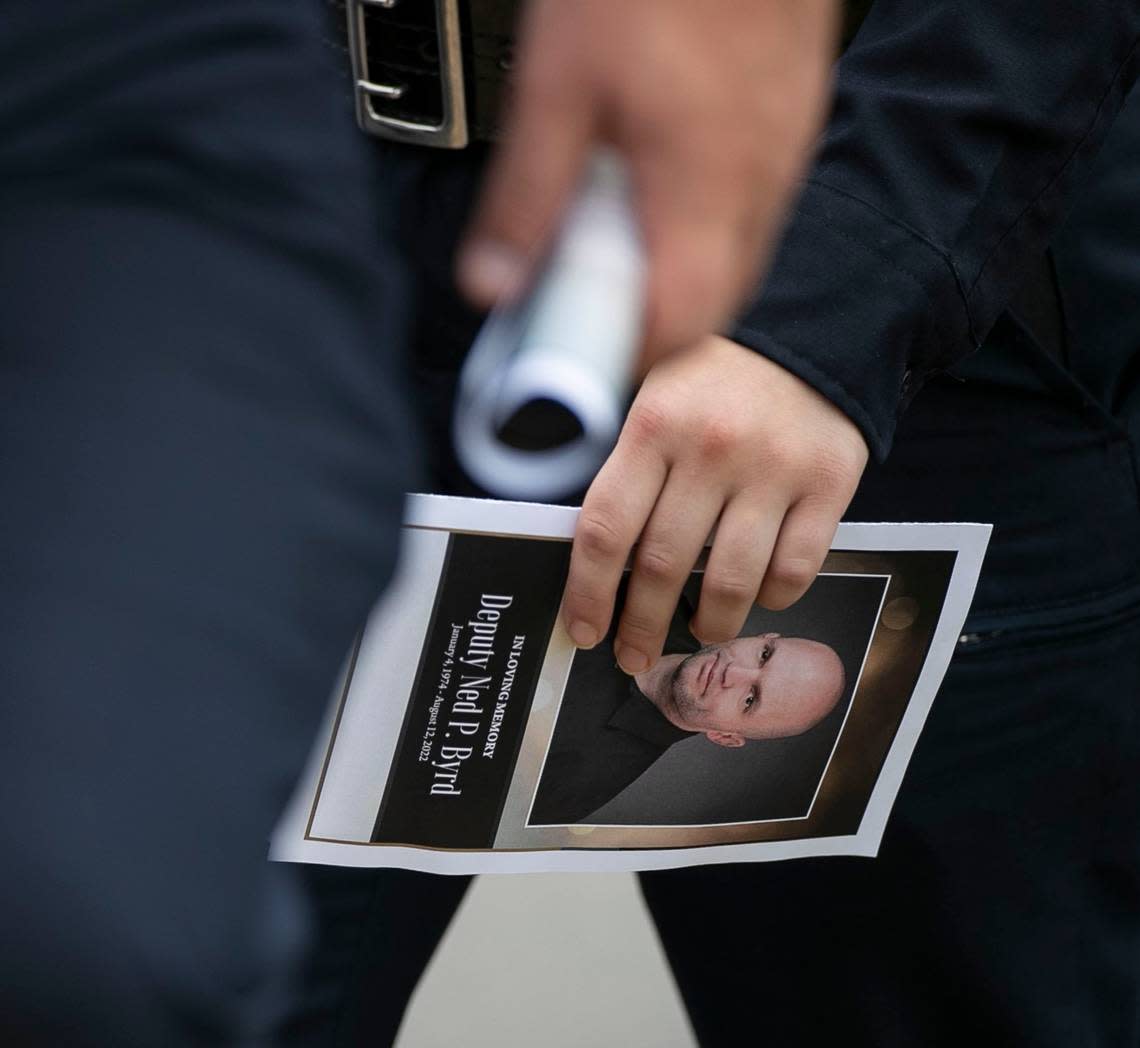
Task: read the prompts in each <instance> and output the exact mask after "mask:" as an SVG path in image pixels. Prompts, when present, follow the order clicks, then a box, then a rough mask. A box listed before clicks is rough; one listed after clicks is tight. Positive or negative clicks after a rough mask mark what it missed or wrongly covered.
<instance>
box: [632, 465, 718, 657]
mask: <svg viewBox="0 0 1140 1048" xmlns="http://www.w3.org/2000/svg"><path fill="white" fill-rule="evenodd" d="M722 505H723V495H722V492H721V490H720V488H719V485H710V484H702V483H701V482H700V479H699V478H696V477H694V476H692V475H691V474H688V473H679V472H677V471H674V472H673V473H671V474H670V475H669V477H668V479H667V480H666V482H665V489H664V490H663V491H662V492H661V497H660V498H659V499H658V500H657V505H656V506H655V507H654V508H653V513H652V514H651V516H650V518H649V522H648V523H647V524H646V526H645V530H644V532H643V533H642V536H641V540H640V541H639V542H638V546H637V551H636V553H635V554H634V563H633V573H632V575H631V576H630V580H629V589H628V592H627V594H626V600H625V607H624V608H623V609H622V614H621V622H620V624H619V625H618V630H617V637H616V639H615V641H614V654H615V655H616V656H617V660H618V663H619V665H620V666H621V667H622V669H624V670H625V671H626V672H627V673H640V672H642V671H643V670H646V669H648V668H649V667H650V666H651V665H652V664H653V663H654V662H656V661H657V659H658V658H659V657H660V655H661V650H662V648H663V647H664V644H665V636H666V634H667V633H668V632H669V624H670V622H671V621H672V618H673V613H674V612H675V611H676V608H677V601H678V600H679V598H680V596H681V589H682V587H683V586H684V585H685V582H686V580H687V579H688V577H689V573H690V572H691V571H692V570H693V565H694V564H695V563H696V561H697V558H698V557H699V556H700V554H701V550H702V549H703V548H704V545H705V542H706V541H707V539H708V536H709V532H710V531H711V530H712V527H713V525H714V524H715V523H716V519H717V516H718V514H719V513H720V510H721V506H722Z"/></svg>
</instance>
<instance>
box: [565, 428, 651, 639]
mask: <svg viewBox="0 0 1140 1048" xmlns="http://www.w3.org/2000/svg"><path fill="white" fill-rule="evenodd" d="M665 475H666V467H665V463H664V460H663V459H662V458H660V457H659V456H657V455H654V454H648V453H638V452H637V451H635V450H632V449H631V447H630V446H629V444H628V443H622V442H619V444H618V447H617V448H616V449H615V450H614V453H613V454H612V455H611V456H610V458H609V460H608V461H607V462H606V464H605V465H604V466H603V467H602V469H601V472H599V474H598V476H597V477H596V479H595V480H594V483H593V484H592V485H591V486H590V490H589V491H588V492H587V493H586V499H585V501H584V502H583V504H582V511H581V513H579V515H578V524H577V527H576V528H575V531H574V545H573V547H572V551H571V554H570V573H569V576H568V577H567V581H566V591H565V594H564V596H563V599H562V617H563V621H564V622H565V623H566V628H567V630H568V631H569V633H570V637H571V639H572V640H573V641H574V643H575V644H577V645H578V646H579V647H583V648H590V647H593V646H594V645H595V644H596V643H597V642H598V641H599V640H601V638H602V637H603V636H605V634H606V631H607V630H608V629H609V628H610V620H611V618H612V617H613V609H614V596H615V595H616V593H617V588H618V584H619V583H620V582H621V576H622V572H623V571H624V570H625V565H626V561H627V560H628V558H629V552H630V550H631V549H632V548H633V544H634V543H635V542H636V541H637V537H638V535H639V534H640V533H641V529H642V528H643V527H644V525H645V522H646V520H648V519H649V515H650V513H652V511H653V506H654V504H655V503H656V502H657V496H658V495H659V494H660V492H661V488H662V485H663V484H664V483H665Z"/></svg>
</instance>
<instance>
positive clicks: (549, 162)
mask: <svg viewBox="0 0 1140 1048" xmlns="http://www.w3.org/2000/svg"><path fill="white" fill-rule="evenodd" d="M521 74H522V75H521V77H520V80H519V82H518V84H517V86H516V89H515V93H514V96H513V99H512V102H511V105H510V109H509V113H508V116H507V120H506V125H505V138H504V140H503V141H502V143H501V144H500V146H499V147H498V150H497V152H496V155H495V157H494V158H493V160H492V162H491V165H490V169H489V172H488V174H487V177H486V181H485V182H484V184H483V189H482V192H481V195H480V198H479V201H478V203H477V204H476V206H475V214H474V219H473V221H472V223H471V226H470V228H469V229H468V231H467V235H466V237H465V238H464V242H463V244H462V246H461V248H460V251H459V256H458V260H457V266H456V280H457V282H458V284H459V287H460V290H461V291H462V292H463V293H464V295H466V296H467V298H468V299H469V300H470V301H471V302H472V304H474V305H475V306H478V307H480V308H482V309H489V308H490V307H491V306H493V305H494V304H495V303H496V302H498V301H500V300H503V299H507V300H509V299H511V298H514V297H516V296H517V295H518V294H519V293H520V292H521V291H522V289H523V288H524V287H525V286H526V283H527V280H528V279H529V277H530V275H531V270H532V268H533V267H534V265H535V264H536V263H537V262H538V261H539V260H541V258H542V256H543V254H544V253H545V249H546V247H547V244H548V242H549V240H550V237H551V236H552V235H553V234H554V232H555V231H556V229H557V227H558V222H559V218H560V217H561V215H562V211H563V209H564V207H565V206H566V203H567V201H568V198H569V197H570V194H571V193H572V192H573V191H574V189H575V188H576V186H577V184H578V179H579V177H580V176H581V173H582V169H583V167H584V165H585V160H586V151H587V148H588V146H589V143H590V140H591V137H592V130H593V115H592V107H591V106H590V104H589V101H588V99H587V98H586V97H585V95H586V92H585V91H583V90H582V85H581V84H580V83H578V84H575V83H574V77H572V76H570V75H569V70H567V71H566V73H564V74H559V73H557V72H554V71H552V70H544V71H540V72H536V73H535V74H532V75H528V73H527V72H526V70H525V68H524V69H523V70H522V71H521Z"/></svg>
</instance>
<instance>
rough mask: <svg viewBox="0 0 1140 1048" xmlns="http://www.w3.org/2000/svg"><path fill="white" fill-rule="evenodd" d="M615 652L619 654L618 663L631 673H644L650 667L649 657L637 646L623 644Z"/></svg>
mask: <svg viewBox="0 0 1140 1048" xmlns="http://www.w3.org/2000/svg"><path fill="white" fill-rule="evenodd" d="M614 654H616V655H617V660H618V665H619V666H620V667H621V668H622V669H623V670H625V672H626V673H628V674H630V675H632V674H634V673H643V672H644V671H645V670H647V669H648V668H649V658H648V657H647V656H646V655H644V654H643V653H642V652H640V651H638V650H637V649H636V648H627V647H626V646H625V645H622V646H621V647H619V648H617V649H616V651H615V653H614Z"/></svg>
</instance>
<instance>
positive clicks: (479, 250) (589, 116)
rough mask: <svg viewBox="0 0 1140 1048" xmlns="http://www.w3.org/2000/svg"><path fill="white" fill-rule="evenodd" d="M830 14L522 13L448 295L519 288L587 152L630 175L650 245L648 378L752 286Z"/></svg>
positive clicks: (823, 1)
mask: <svg viewBox="0 0 1140 1048" xmlns="http://www.w3.org/2000/svg"><path fill="white" fill-rule="evenodd" d="M835 7H836V4H835V0H701V2H700V3H694V2H693V0H573V2H572V3H567V2H566V0H531V3H530V5H529V7H528V8H527V14H526V17H525V18H524V21H523V26H522V37H521V45H520V53H519V60H518V63H517V80H516V82H515V85H514V91H513V94H512V103H511V105H510V107H509V109H508V113H507V118H506V121H505V138H504V141H503V144H502V146H501V147H500V149H499V150H498V153H497V154H496V157H495V159H494V161H493V162H492V164H491V168H490V171H489V174H488V176H487V182H486V184H485V187H484V190H483V194H482V197H481V200H480V202H479V204H478V205H477V207H476V210H475V217H474V220H473V223H472V226H471V229H470V230H469V233H468V237H467V240H466V243H465V245H464V247H463V249H462V250H461V252H460V255H459V264H458V278H459V282H460V285H461V287H462V288H463V289H464V291H465V292H466V294H467V295H468V297H469V298H471V299H472V301H473V302H475V304H477V305H480V306H483V307H489V306H490V305H492V304H493V303H494V302H495V301H497V300H499V299H500V298H508V299H509V298H510V297H512V296H513V295H516V294H518V293H519V291H520V290H521V289H522V287H523V286H525V283H526V280H527V277H528V275H529V268H530V265H531V264H533V262H534V260H536V259H537V258H540V257H541V256H542V248H543V246H544V244H545V242H546V240H547V239H548V238H549V236H550V235H551V233H552V232H553V231H554V230H555V229H556V228H557V225H558V220H559V217H560V214H561V212H562V209H563V207H564V205H565V204H566V202H567V198H568V196H569V195H570V193H571V192H572V191H573V189H574V188H575V186H576V184H577V180H578V178H579V175H580V174H581V172H582V169H583V166H584V163H585V160H586V159H587V157H588V155H589V152H590V149H591V147H592V146H593V145H594V144H596V143H598V142H605V143H608V144H611V145H613V146H614V147H616V148H617V149H618V151H619V152H621V153H622V154H623V155H624V156H625V158H626V161H627V163H628V164H629V167H630V172H631V177H632V180H633V188H634V197H635V205H636V207H637V210H638V213H639V217H640V221H641V224H642V229H643V232H644V235H645V239H646V247H647V252H648V259H649V284H648V300H647V315H646V318H645V321H646V342H645V352H644V356H643V365H644V366H645V367H647V366H648V364H649V363H650V362H651V361H652V360H653V359H656V358H657V357H658V356H660V355H661V354H662V353H663V352H667V351H670V350H673V349H677V348H681V347H684V346H689V345H692V344H693V343H694V342H696V340H697V339H698V338H700V337H701V336H703V335H704V334H705V333H706V332H709V331H716V330H717V329H718V328H720V327H722V326H723V324H724V322H725V321H726V320H727V318H728V317H729V316H730V315H731V313H732V312H734V310H735V309H736V307H737V306H739V304H740V301H741V299H742V298H743V296H744V295H745V294H746V293H747V292H748V291H749V290H751V289H752V288H754V287H755V286H756V283H757V281H758V278H759V275H760V270H761V268H762V265H763V263H764V262H765V261H766V260H767V256H768V253H769V251H770V250H771V248H772V247H773V243H774V240H775V238H776V236H777V234H778V232H779V228H780V226H781V222H782V219H783V217H784V214H785V211H786V208H787V205H788V203H789V199H790V197H791V194H792V188H793V185H794V183H795V181H796V180H797V179H798V178H799V177H800V176H801V174H802V173H803V170H804V168H805V165H806V162H807V159H808V153H809V151H810V148H811V145H812V143H813V141H814V138H815V135H816V133H817V131H818V129H819V126H820V124H821V121H822V117H823V111H824V107H825V103H826V100H827V97H828V90H827V88H828V81H829V73H830V67H831V63H832V60H833V57H834V23H835Z"/></svg>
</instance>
